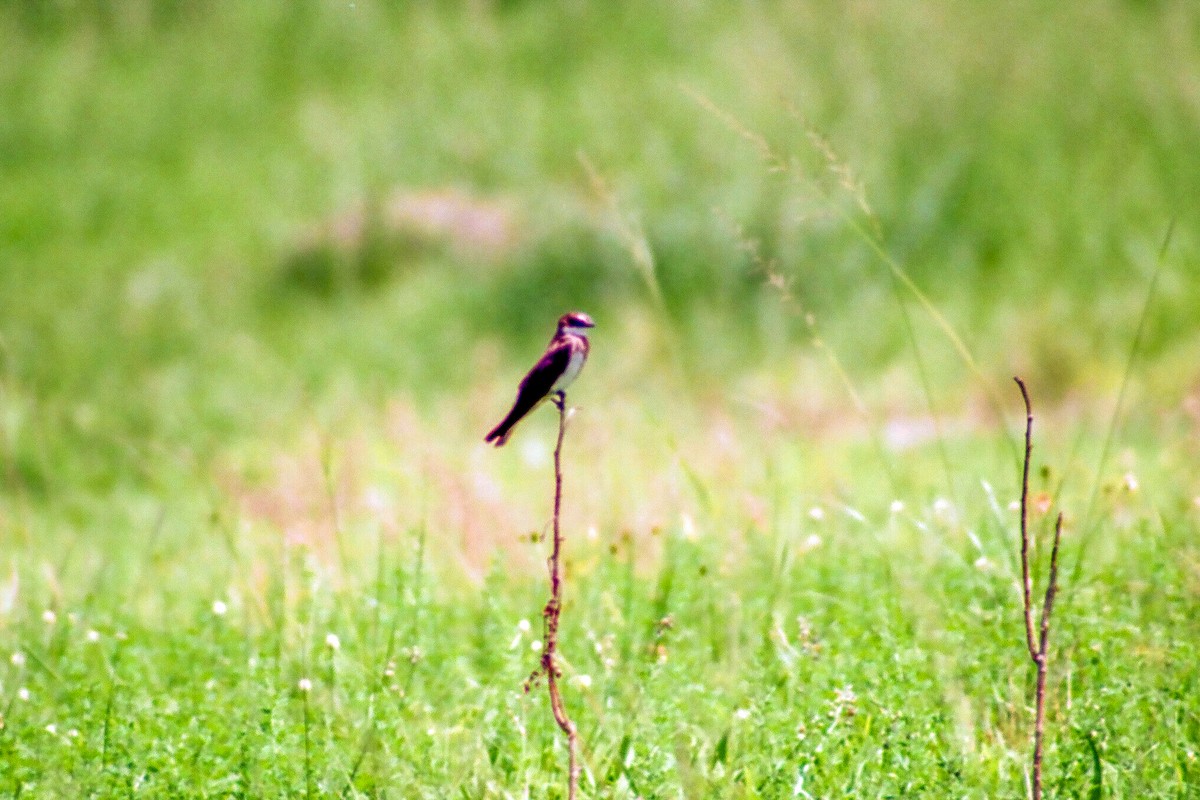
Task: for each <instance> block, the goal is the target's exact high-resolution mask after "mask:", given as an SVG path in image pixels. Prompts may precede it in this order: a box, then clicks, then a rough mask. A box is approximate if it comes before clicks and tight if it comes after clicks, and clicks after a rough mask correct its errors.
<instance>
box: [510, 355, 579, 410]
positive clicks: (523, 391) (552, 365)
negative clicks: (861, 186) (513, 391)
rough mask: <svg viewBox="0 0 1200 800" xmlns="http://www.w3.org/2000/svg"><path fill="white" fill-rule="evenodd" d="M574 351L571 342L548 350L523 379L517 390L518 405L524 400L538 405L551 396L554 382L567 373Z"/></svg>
mask: <svg viewBox="0 0 1200 800" xmlns="http://www.w3.org/2000/svg"><path fill="white" fill-rule="evenodd" d="M573 351H574V347H572V345H571V341H570V340H564V341H562V342H559V343H558V344H556V345H554V346H553V347H551V348H550V349H548V350H547V351H546V352H545V354H543V355H542V357H541V359H540V360H539V361H538V363H536V364H534V365H533V369H531V370H529V372H528V374H526V375H525V377H524V378H522V379H521V385H520V388H519V389H518V390H517V404H518V405H520V404H521V401H522V400H526V401H527V402H531V404H532V403H536V402H538V401H539V400H541V399H542V398H543V397H545V396H546V395H548V394H550V389H551V388H553V387H554V382H555V381H557V380H558V379H559V377H560V376H561V375H562V374H563V373H564V372H566V371H567V365H568V364H570V363H571V353H572V352H573Z"/></svg>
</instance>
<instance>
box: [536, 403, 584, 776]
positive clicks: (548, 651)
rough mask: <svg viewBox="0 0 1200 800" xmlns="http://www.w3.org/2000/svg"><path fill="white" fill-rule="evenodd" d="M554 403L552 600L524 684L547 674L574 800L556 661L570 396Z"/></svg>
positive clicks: (572, 742)
mask: <svg viewBox="0 0 1200 800" xmlns="http://www.w3.org/2000/svg"><path fill="white" fill-rule="evenodd" d="M553 402H554V405H555V407H556V408H558V443H557V444H556V445H555V447H554V542H553V546H552V548H551V550H550V558H549V560H548V562H547V565H548V566H549V568H550V602H548V603H546V608H545V610H544V611H543V612H542V618H543V621H544V624H543V634H542V661H541V664H539V665H538V668H537V669H536V670H534V671H533V673H532V674H531V675H530V676H529V680H528V681H526V683H525V691H526V692H528V691H529V690H530V689H531V688H532V687H533V685H534V684H535V683H536V682H537V679H538V678H539V677H541V676H542V675H545V676H546V685H547V687H548V688H549V691H550V709H551V710H552V711H553V712H554V721H555V722H557V723H558V727H559V728H561V729H562V732H563V733H565V734H566V735H567V754H568V759H569V760H568V771H567V775H568V778H567V780H568V783H567V800H575V794H576V792H577V791H578V788H579V754H578V751H579V732H578V730H577V729H576V727H575V723H574V722H572V721H571V718H570V717H568V716H567V707H566V705H565V704H564V703H563V699H562V691H561V690H560V689H559V686H558V679H559V678H561V677H562V670H560V669H559V668H558V665H556V664H555V663H554V654H555V653H556V652H557V651H558V621H559V617H560V615H561V614H562V589H563V577H562V541H563V539H562V528H561V527H560V524H559V519H560V511H561V509H562V446H563V435H564V434H565V433H566V430H567V396H566V394H564V393H563V392H557V393H555V395H554V396H553Z"/></svg>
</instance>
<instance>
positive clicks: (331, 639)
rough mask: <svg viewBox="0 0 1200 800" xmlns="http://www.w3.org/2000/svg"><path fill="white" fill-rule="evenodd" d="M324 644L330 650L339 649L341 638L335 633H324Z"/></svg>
mask: <svg viewBox="0 0 1200 800" xmlns="http://www.w3.org/2000/svg"><path fill="white" fill-rule="evenodd" d="M325 646H326V647H328V648H329V649H330V650H341V649H342V640H341V639H339V638H338V635H337V634H336V633H327V634H325Z"/></svg>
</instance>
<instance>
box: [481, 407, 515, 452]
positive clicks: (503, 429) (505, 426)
mask: <svg viewBox="0 0 1200 800" xmlns="http://www.w3.org/2000/svg"><path fill="white" fill-rule="evenodd" d="M517 419H519V417H518V418H517ZM517 419H513V415H512V414H509V415H508V416H507V417H505V418H504V419H503V421H501V423H500V424H499V425H497V426H496V427H494V428H492V430H491V432H490V433H489V434H488V435H487V436H485V437H484V439H483V440H484V441H485V442H493V441H494V442H495V443H496V447H503V446H504V445H505V443H506V442H508V437H509V436H511V435H512V429H513V426H514V425H516V424H517Z"/></svg>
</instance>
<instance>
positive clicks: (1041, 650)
mask: <svg viewBox="0 0 1200 800" xmlns="http://www.w3.org/2000/svg"><path fill="white" fill-rule="evenodd" d="M1013 380H1015V381H1016V382H1017V386H1018V387H1019V388H1020V390H1021V398H1022V399H1023V400H1024V401H1025V459H1024V465H1023V468H1022V470H1021V580H1022V587H1021V588H1022V600H1023V601H1024V602H1023V605H1024V608H1025V646H1026V647H1027V648H1028V650H1029V658H1030V659H1031V660H1032V661H1033V664H1034V666H1035V667H1037V694H1036V703H1037V705H1036V711H1035V714H1036V716H1035V721H1034V728H1033V777H1032V782H1033V786H1032V796H1033V800H1041V798H1042V746H1043V741H1044V739H1045V731H1046V670H1047V665H1048V662H1049V658H1048V653H1049V648H1050V615H1051V614H1052V613H1053V612H1054V596H1055V594H1057V592H1058V544H1059V542H1060V541H1061V540H1062V525H1063V516H1062V512H1059V514H1058V518H1057V519H1056V520H1055V522H1054V546H1053V548H1052V549H1051V551H1050V574H1049V576H1048V580H1047V582H1046V594H1045V597H1044V598H1043V599H1042V618H1041V622H1040V625H1039V628H1040V630H1039V631H1038V633H1037V635H1036V637H1035V629H1034V624H1033V577H1032V575H1031V574H1030V568H1029V462H1030V455H1031V454H1032V452H1033V409H1032V407H1031V406H1030V403H1029V391H1028V390H1027V389H1026V388H1025V382H1024V381H1022V380H1021V379H1020V378H1013Z"/></svg>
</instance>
